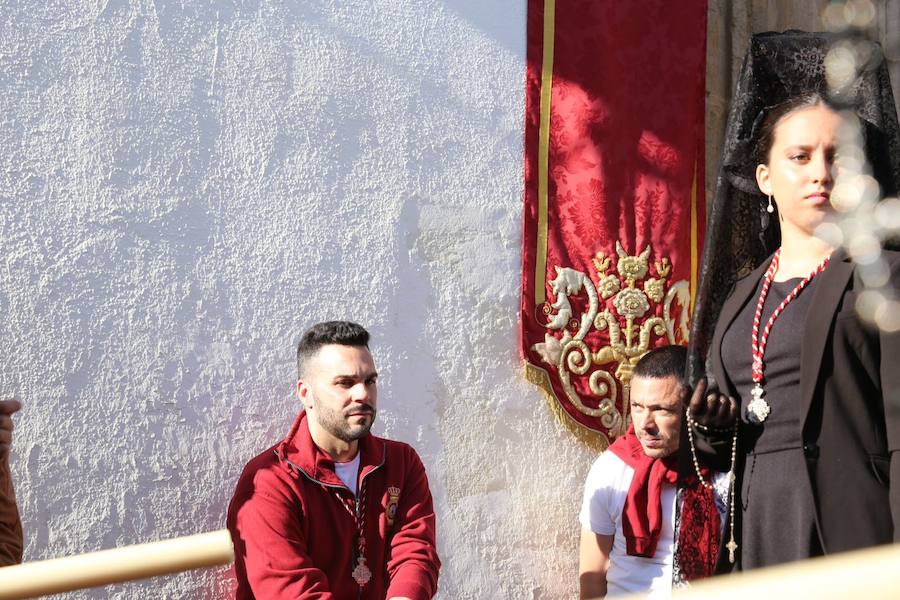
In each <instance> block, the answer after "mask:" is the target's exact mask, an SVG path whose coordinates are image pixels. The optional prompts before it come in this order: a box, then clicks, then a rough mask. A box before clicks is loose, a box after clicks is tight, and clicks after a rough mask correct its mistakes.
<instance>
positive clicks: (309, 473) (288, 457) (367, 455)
mask: <svg viewBox="0 0 900 600" xmlns="http://www.w3.org/2000/svg"><path fill="white" fill-rule="evenodd" d="M385 450H386V449H385V444H384V441H383V440H382V439H381V438H378V437H375V436H374V435H372V434H371V433H370V434H368V435H366V436H365V437H363V438H362V439H360V440H359V480H360V481H362V479H363V478H364V477H365V476H366V475H368V474H369V473H370V472H372V471H374V470H375V469H377V468H379V467H380V466H381V465H383V464H384V459H385ZM275 454H276V455H277V456H278V458H279V460H280V461H281V464H282V465H283V466H284V467H285V468H286V469H287V470H288V471H292V470H294V469H297V470H299V471H301V472H302V473H303V475H305V476H306V477H307V478H309V479H311V480H313V481H315V482H316V483H320V484H323V485H328V486H339V487H342V488H345V489H346V486H345V485H344V483H343V482H342V481H341V480H340V478H339V477H338V476H337V474H336V473H335V472H334V461H333V460H332V459H331V457H330V456H328V454H326V453H325V452H324V451H322V450H321V449H320V448H319V447H318V446H316V444H315V442H313V439H312V436H311V435H310V433H309V422H308V421H307V416H306V411H301V412H300V414H299V415H297V420H296V421H295V422H294V426H293V427H292V428H291V431H290V433H288V435H287V437H286V438H285V439H284V441H282V442H281V443H280V444H278V447H277V448H276V450H275Z"/></svg>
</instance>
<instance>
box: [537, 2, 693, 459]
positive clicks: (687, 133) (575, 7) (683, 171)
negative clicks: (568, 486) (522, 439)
mask: <svg viewBox="0 0 900 600" xmlns="http://www.w3.org/2000/svg"><path fill="white" fill-rule="evenodd" d="M527 63H528V64H527V82H526V85H527V89H526V101H525V223H524V240H523V269H522V279H523V281H522V315H521V351H522V354H523V356H524V358H525V363H526V375H527V377H528V379H529V380H530V381H532V382H534V383H536V384H538V385H540V386H541V387H542V388H543V389H544V391H545V392H546V393H547V396H548V399H549V400H550V404H551V406H552V407H553V409H554V412H556V414H557V416H558V417H559V418H560V419H561V420H562V421H563V423H565V424H566V425H568V426H569V428H570V429H571V430H572V431H573V432H574V433H575V434H576V435H577V436H578V437H579V438H581V439H583V440H584V441H586V442H588V443H590V444H591V445H592V446H594V447H596V448H599V449H603V448H605V447H606V446H608V445H609V443H610V442H611V441H612V440H613V439H614V438H615V437H616V436H618V435H620V434H621V433H623V432H624V431H625V429H626V427H627V424H628V422H629V414H628V406H627V404H628V403H627V398H628V390H629V382H630V380H631V370H632V368H633V366H634V364H636V363H637V361H638V360H639V359H640V357H641V356H643V354H645V353H646V352H647V351H648V350H650V349H653V348H655V347H658V346H662V345H666V344H683V343H685V342H686V339H687V335H688V329H689V327H688V319H689V315H688V311H689V308H690V306H691V305H692V302H691V300H692V297H693V293H694V288H695V285H696V278H697V268H698V261H699V256H700V246H701V243H702V240H701V235H702V232H703V230H704V228H705V219H704V217H705V214H706V207H705V202H704V192H703V172H704V168H703V167H704V155H703V147H704V82H705V66H706V1H705V0H681V1H679V2H672V1H671V0H641V1H636V2H622V1H621V0H558V1H557V0H529V2H528V57H527Z"/></svg>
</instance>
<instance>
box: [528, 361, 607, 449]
mask: <svg viewBox="0 0 900 600" xmlns="http://www.w3.org/2000/svg"><path fill="white" fill-rule="evenodd" d="M525 379H527V380H528V381H530V382H531V383H533V384H534V385H536V386H537V387H539V388H540V390H541V391H542V392H543V393H544V399H545V400H546V401H547V406H548V407H550V411H551V412H552V413H553V414H554V415H555V416H556V420H557V421H559V422H560V423H562V424H563V425H564V426H565V428H566V429H568V430H569V431H571V432H572V435H574V436H575V438H576V439H578V441H579V442H581V443H583V444H585V445H586V446H587V447H588V448H590V449H591V450H594V451H595V452H597V453H598V454H599V453H601V452H603V451H604V450H606V449H607V448H609V443H610V442H609V438H608V437H606V435H604V434H602V433H600V432H599V431H594V430H593V429H591V428H589V427H585V426H584V425H582V424H581V423H579V422H578V421H576V420H575V419H573V418H572V417H571V415H569V413H567V412H566V410H565V409H564V408H563V407H562V406H561V405H560V403H559V400H558V399H557V397H556V394H555V393H554V392H553V386H552V385H551V384H550V375H549V374H548V373H547V371H545V370H544V369H542V368H541V367H538V366H535V365H533V364H531V363H529V362H527V361H526V362H525Z"/></svg>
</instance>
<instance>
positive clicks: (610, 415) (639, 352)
mask: <svg viewBox="0 0 900 600" xmlns="http://www.w3.org/2000/svg"><path fill="white" fill-rule="evenodd" d="M616 254H617V260H616V265H615V268H614V269H613V268H612V266H613V259H612V258H611V257H608V256H606V254H605V253H603V252H598V253H597V254H596V256H594V258H593V259H592V260H591V262H592V264H593V266H594V268H595V269H596V271H597V286H596V287H595V286H594V283H593V280H592V279H591V278H590V277H589V276H588V275H586V274H584V273H582V272H580V271H576V270H575V269H571V268H568V267H559V266H556V267H554V269H555V270H556V277H555V278H554V279H553V280H552V281H551V282H550V289H551V292H552V295H553V296H554V297H555V300H554V301H553V302H552V303H551V304H549V305H547V304H545V305H544V309H543V313H544V315H545V316H546V318H547V323H546V325H545V327H546V328H547V329H548V331H547V333H546V334H545V335H544V341H543V342H541V343H538V344H534V345H533V346H532V350H534V351H535V352H537V353H538V354H539V355H540V356H541V358H542V360H543V362H545V363H547V364H548V365H550V366H552V367H554V368H556V369H557V372H558V374H559V379H560V383H561V385H562V388H563V390H564V392H565V394H566V398H567V399H568V400H569V402H571V403H572V405H573V406H574V407H575V409H576V410H578V411H579V412H581V413H582V414H584V415H587V416H590V417H597V418H599V419H600V423H601V424H602V425H603V427H605V428H606V429H607V430H608V431H609V435H610V437H616V436H618V435H621V434H622V433H624V432H625V430H626V429H627V428H628V423H629V421H630V416H629V414H628V412H629V411H628V398H629V390H630V387H631V377H632V371H633V369H634V366H635V365H636V364H637V362H638V361H639V360H640V358H641V357H642V356H643V355H644V354H645V353H646V352H647V351H648V350H650V348H651V342H652V341H653V339H654V337H656V338H661V337H665V339H666V340H667V342H668V343H669V344H676V343H683V342H684V341H686V340H687V336H688V319H689V317H688V310H689V308H688V306H689V302H690V284H689V283H688V282H687V281H684V280H680V281H677V282H674V283H670V282H669V276H670V275H671V273H672V267H671V262H670V261H669V259H668V258H667V257H661V258H660V259H659V260H657V261H655V262H654V263H653V269H654V270H655V275H653V276H651V273H650V254H651V247H650V246H649V245H648V246H647V247H646V248H645V249H644V250H643V252H641V253H639V254H637V255H635V256H631V255H629V254H628V253H626V252H625V250H624V249H623V248H622V245H621V243H619V242H616ZM582 294H583V295H584V296H586V297H587V300H588V306H587V309H586V310H585V311H583V312H582V314H575V310H574V309H573V307H572V303H571V301H570V297H574V296H576V295H582ZM601 298H602V300H603V301H602V302H601ZM609 299H611V300H612V301H611V304H612V307H609V306H608V300H609ZM676 301H677V303H678V304H679V305H680V308H681V310H680V311H679V312H678V313H677V314H673V305H674V304H675V302H676ZM659 306H661V307H662V311H661V312H662V316H657V315H656V313H657V310H656V309H657V307H659ZM601 308H602V310H601ZM592 329H593V330H595V331H598V332H601V333H604V334H605V336H604V337H605V338H606V339H607V344H606V345H604V346H601V347H599V348H591V347H589V346H588V343H587V342H586V341H585V338H586V336H587V335H588V333H589V332H590V331H591V330H592ZM573 331H574V333H573ZM577 381H581V382H585V381H586V383H587V389H588V390H589V391H590V395H586V394H584V392H582V393H581V394H579V391H578V389H576V382H577ZM582 389H583V383H582ZM582 396H586V398H585V399H588V398H589V399H590V400H592V401H593V400H595V399H596V400H597V406H596V408H594V407H592V406H588V405H587V404H585V400H584V399H583V398H582ZM619 398H622V401H621V402H618V399H619ZM617 405H620V406H621V407H622V408H621V410H620V409H619V408H618V407H617ZM607 443H608V442H607Z"/></svg>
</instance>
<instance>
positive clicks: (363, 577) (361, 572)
mask: <svg viewBox="0 0 900 600" xmlns="http://www.w3.org/2000/svg"><path fill="white" fill-rule="evenodd" d="M351 575H352V576H353V579H354V580H355V581H356V583H357V584H359V587H362V586H364V585H366V584H367V583H369V580H370V579H372V571H370V570H369V567H367V566H366V559H365V558H364V557H362V556H360V557H359V559H358V560H357V561H356V568H355V569H353V573H351Z"/></svg>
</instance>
